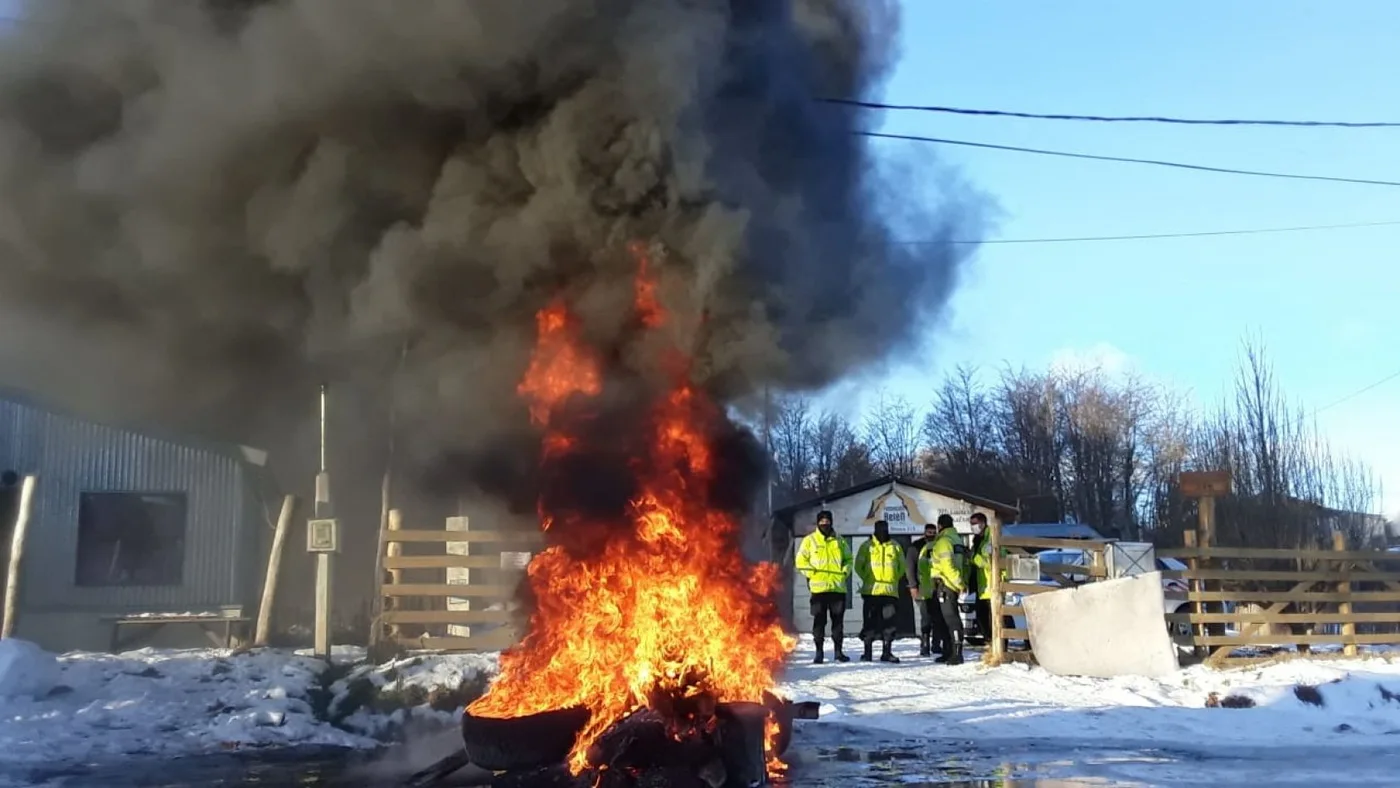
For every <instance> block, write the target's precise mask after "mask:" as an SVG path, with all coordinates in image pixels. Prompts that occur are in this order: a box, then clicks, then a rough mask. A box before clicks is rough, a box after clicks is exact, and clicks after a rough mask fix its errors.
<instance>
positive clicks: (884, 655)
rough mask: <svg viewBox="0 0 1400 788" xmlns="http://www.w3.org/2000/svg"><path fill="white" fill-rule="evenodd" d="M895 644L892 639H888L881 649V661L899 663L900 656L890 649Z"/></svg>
mask: <svg viewBox="0 0 1400 788" xmlns="http://www.w3.org/2000/svg"><path fill="white" fill-rule="evenodd" d="M893 645H894V644H893V643H891V642H890V641H888V640H886V641H885V643H884V646H883V647H882V648H881V649H880V661H881V662H889V663H891V664H894V665H898V664H899V657H896V656H895V655H894V652H893V651H891V650H890V648H891V646H893ZM867 653H868V652H867Z"/></svg>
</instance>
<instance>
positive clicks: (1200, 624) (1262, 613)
mask: <svg viewBox="0 0 1400 788" xmlns="http://www.w3.org/2000/svg"><path fill="white" fill-rule="evenodd" d="M1187 536H1188V540H1187V541H1188V543H1191V542H1195V541H1196V539H1194V538H1190V537H1194V536H1195V534H1191V533H1189V532H1188V534H1187ZM1157 554H1158V555H1162V556H1170V557H1174V558H1179V559H1181V560H1182V561H1185V562H1186V563H1187V565H1188V567H1189V568H1188V569H1186V570H1184V571H1180V572H1165V573H1163V574H1164V575H1165V576H1168V577H1180V578H1183V579H1185V580H1187V581H1189V582H1190V583H1191V592H1190V596H1189V598H1190V600H1191V602H1192V608H1191V612H1190V613H1181V614H1173V615H1168V616H1167V619H1168V620H1169V621H1174V622H1178V623H1186V624H1190V625H1191V627H1190V633H1189V634H1183V635H1179V636H1178V637H1177V640H1178V642H1179V643H1180V644H1181V645H1186V646H1192V647H1194V650H1195V652H1196V653H1197V655H1198V656H1201V657H1203V658H1205V659H1206V661H1207V662H1208V663H1209V664H1213V665H1223V664H1238V663H1242V662H1253V661H1259V660H1261V659H1273V658H1276V657H1277V653H1267V652H1268V651H1269V650H1274V649H1279V648H1282V647H1288V646H1292V647H1295V648H1296V649H1297V650H1298V651H1300V652H1308V651H1310V650H1311V648H1312V647H1313V646H1318V645H1339V646H1341V647H1342V648H1341V655H1343V656H1354V655H1356V654H1357V652H1358V649H1357V647H1358V646H1362V645H1382V644H1400V553H1389V552H1383V551H1379V550H1347V549H1346V545H1345V543H1344V542H1343V540H1342V535H1341V534H1334V542H1333V549H1331V550H1284V549H1268V548H1243V547H1213V546H1204V547H1203V546H1199V545H1198V544H1196V545H1191V546H1188V547H1186V548H1182V549H1171V550H1159V551H1157ZM1238 649H1253V650H1255V653H1252V654H1246V655H1236V654H1235V652H1236V650H1238ZM1261 649H1262V650H1263V652H1264V653H1261V651H1260V650H1261Z"/></svg>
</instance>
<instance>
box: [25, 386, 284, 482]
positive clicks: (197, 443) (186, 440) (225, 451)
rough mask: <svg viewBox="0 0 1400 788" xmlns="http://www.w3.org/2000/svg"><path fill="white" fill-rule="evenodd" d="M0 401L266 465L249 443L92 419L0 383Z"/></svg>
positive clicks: (262, 454)
mask: <svg viewBox="0 0 1400 788" xmlns="http://www.w3.org/2000/svg"><path fill="white" fill-rule="evenodd" d="M0 402H6V403H10V404H13V405H19V406H22V407H25V408H29V409H31V410H37V411H41V412H43V413H47V414H49V415H50V416H56V417H58V418H62V419H69V420H71V421H76V422H82V423H86V424H95V425H101V426H104V427H109V428H111V429H115V430H120V431H122V432H127V433H131V434H134V435H142V436H145V437H147V438H152V439H155V440H159V441H163V442H165V443H170V444H175V445H177V446H188V447H190V448H193V449H199V450H201V451H205V452H209V453H211V454H221V455H224V456H227V457H232V458H234V459H236V460H238V461H240V462H244V463H247V464H249V465H253V466H256V467H259V468H262V467H266V465H267V452H266V451H264V450H262V449H256V448H253V447H251V446H244V445H242V444H240V443H228V442H223V441H215V440H208V439H205V438H199V437H195V436H191V435H187V434H174V433H172V432H171V431H168V430H161V429H150V428H147V427H132V426H131V425H127V424H117V423H112V422H107V421H102V420H98V419H92V418H88V417H86V416H83V415H81V414H78V413H75V412H73V411H71V410H69V409H67V408H63V407H58V406H55V405H52V404H50V403H48V402H44V401H42V400H41V399H39V398H38V397H36V396H34V395H32V394H29V393H28V392H25V391H21V390H19V389H16V388H11V387H7V386H0Z"/></svg>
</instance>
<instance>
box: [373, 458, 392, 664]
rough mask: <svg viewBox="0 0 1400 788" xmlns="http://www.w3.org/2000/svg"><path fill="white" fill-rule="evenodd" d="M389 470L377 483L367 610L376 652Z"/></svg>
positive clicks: (380, 631)
mask: <svg viewBox="0 0 1400 788" xmlns="http://www.w3.org/2000/svg"><path fill="white" fill-rule="evenodd" d="M389 482H390V472H389V468H388V467H386V468H385V469H384V477H383V479H381V480H380V483H379V536H378V537H376V539H375V547H374V596H373V597H372V598H371V600H370V610H369V648H370V651H371V652H377V650H378V647H379V639H380V638H381V637H382V636H383V634H384V631H383V630H384V628H383V626H382V625H381V624H380V619H381V618H382V617H383V615H384V588H383V586H384V546H385V545H384V533H385V532H386V531H388V530H389V492H390V489H389V488H390V484H389Z"/></svg>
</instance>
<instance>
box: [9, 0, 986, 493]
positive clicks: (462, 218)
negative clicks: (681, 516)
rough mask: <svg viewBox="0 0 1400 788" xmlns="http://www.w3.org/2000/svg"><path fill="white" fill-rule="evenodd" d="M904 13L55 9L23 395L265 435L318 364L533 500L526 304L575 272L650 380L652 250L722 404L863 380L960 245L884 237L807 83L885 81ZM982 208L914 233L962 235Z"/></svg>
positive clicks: (582, 310)
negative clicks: (635, 311)
mask: <svg viewBox="0 0 1400 788" xmlns="http://www.w3.org/2000/svg"><path fill="white" fill-rule="evenodd" d="M897 21H898V20H897V3H896V2H895V0H529V1H528V2H522V0H509V1H507V0H411V1H410V2H390V1H389V0H262V1H260V2H255V1H254V0H241V1H240V0H218V1H216V0H180V1H178V2H172V1H171V0H102V2H93V1H92V0H40V1H39V2H32V3H30V4H28V5H27V6H26V7H25V10H24V11H23V14H22V16H21V17H20V19H19V20H18V21H17V22H16V23H15V24H14V25H13V27H12V29H11V30H10V31H9V32H8V33H7V34H6V35H5V36H4V37H3V40H0V188H3V194H4V198H3V202H0V272H2V273H0V282H3V285H0V370H3V376H4V378H5V381H4V382H7V383H10V384H13V385H19V386H22V387H24V388H27V389H31V390H34V391H36V392H37V393H40V394H42V395H44V396H46V397H49V398H52V399H54V400H57V401H59V402H61V403H63V404H66V405H69V406H72V407H77V408H79V409H81V410H83V411H85V412H88V413H92V414H94V415H97V416H101V417H104V418H114V419H121V420H123V421H129V420H140V421H151V420H159V421H160V422H161V423H164V424H167V425H173V426H178V427H181V428H188V429H196V430H199V431H201V432H205V433H211V432H212V433H216V434H218V435H219V436H222V437H231V438H237V439H240V440H243V441H245V442H250V443H254V444H260V445H264V446H268V447H269V448H272V447H274V446H277V445H279V444H280V443H281V442H283V441H284V439H285V438H286V436H287V435H290V434H294V433H295V434H301V433H299V432H295V431H297V430H304V429H305V428H306V427H307V426H308V425H309V424H310V423H311V422H312V420H313V419H314V407H313V405H312V403H313V402H314V397H315V389H316V385H317V384H318V383H319V382H320V381H322V380H329V381H331V382H332V386H333V389H332V390H333V391H350V392H358V393H356V394H354V396H353V397H347V398H346V399H345V400H344V401H345V402H354V403H357V405H356V407H361V411H362V412H361V413H360V415H359V416H358V417H357V421H356V423H355V426H354V428H353V429H350V430H347V431H346V432H347V433H353V434H354V435H363V436H365V439H366V440H367V441H368V440H369V439H370V436H374V439H375V440H379V439H381V438H382V435H383V431H384V429H385V428H384V426H383V424H384V421H385V416H384V413H385V409H386V407H387V406H386V403H385V394H384V392H386V391H388V390H389V389H390V388H392V390H393V392H394V395H393V399H394V403H395V410H396V412H397V414H398V415H397V426H396V428H395V429H396V432H397V435H398V438H397V445H398V446H399V451H400V452H403V453H404V455H405V456H406V457H407V459H408V460H409V461H410V462H411V465H412V467H414V468H415V469H416V472H417V473H418V474H419V475H421V476H422V477H423V478H425V479H430V478H432V477H433V475H434V473H436V474H438V475H439V476H441V477H442V478H459V477H460V476H461V475H466V476H470V477H471V478H459V481H460V482H462V483H475V484H477V485H478V486H481V487H485V488H488V489H490V490H493V491H499V492H507V491H509V492H518V491H519V488H521V487H522V484H521V482H522V480H524V479H527V478H528V476H529V472H530V469H531V468H532V467H533V461H532V459H531V457H532V455H533V451H534V447H535V445H536V442H537V438H538V436H537V433H536V431H535V430H534V429H533V428H532V427H531V426H530V425H529V422H528V420H527V417H526V412H525V408H524V407H523V405H522V404H521V403H520V401H519V399H518V398H517V396H516V394H515V391H514V387H515V385H516V382H517V381H518V379H519V377H520V375H521V373H522V371H523V370H524V368H525V365H526V363H527V359H528V354H529V350H530V347H531V343H532V341H533V338H534V337H533V333H534V323H533V315H534V313H535V312H536V310H538V309H539V308H540V307H541V306H543V305H544V304H545V303H546V302H547V301H548V300H549V299H550V298H552V297H554V296H556V295H560V294H564V295H565V296H566V297H567V298H568V300H569V301H570V303H571V304H572V305H573V307H574V309H575V311H576V312H577V313H578V314H579V316H580V318H581V319H582V321H583V323H584V330H585V333H586V335H587V337H588V339H589V341H590V342H592V343H593V344H595V345H597V346H600V347H605V348H608V349H609V358H611V359H612V360H613V364H614V368H613V369H611V370H610V371H609V374H610V375H615V377H616V378H617V379H618V380H634V379H635V380H643V381H645V380H647V379H648V378H649V376H650V375H651V370H649V369H648V368H647V364H648V363H649V362H647V361H646V360H645V359H646V358H647V354H646V353H644V352H642V351H643V349H644V348H642V347H641V343H644V340H642V339H639V338H637V337H635V336H633V335H632V333H631V332H633V331H634V330H635V324H634V323H633V322H630V319H629V315H628V309H627V304H629V303H630V300H631V297H632V276H633V274H634V273H635V268H636V266H635V261H634V259H633V257H632V255H630V254H629V253H628V251H627V246H628V244H629V243H631V242H633V241H638V240H640V241H644V242H646V243H647V244H649V245H650V246H651V248H652V249H653V250H656V254H655V256H654V265H655V268H656V271H657V275H658V277H659V279H660V291H661V294H662V297H663V299H664V301H665V303H666V304H667V306H668V308H669V309H670V310H671V311H672V314H673V315H674V317H675V320H674V321H673V324H672V325H673V329H672V330H673V331H674V332H675V334H674V335H673V339H674V341H677V342H679V343H680V344H681V345H682V346H684V347H686V348H688V349H689V350H691V351H692V352H693V353H694V355H695V358H696V369H697V374H698V375H699V377H700V379H701V382H702V384H703V385H705V386H706V387H707V388H708V389H709V390H711V391H712V392H713V393H714V394H715V395H716V396H718V397H719V398H720V399H721V400H722V401H724V402H728V403H738V402H742V401H744V400H745V399H746V398H748V397H751V396H752V395H753V394H754V392H756V391H758V390H759V389H760V388H761V387H763V386H765V385H771V386H774V387H778V388H815V387H820V386H822V385H824V384H827V383H830V382H832V381H834V380H837V379H838V378H841V377H843V376H846V375H849V374H852V373H856V372H859V371H861V370H862V369H865V368H867V367H869V365H871V364H873V363H876V362H878V361H879V360H880V359H882V358H884V357H886V356H888V355H889V354H891V353H894V352H897V351H899V350H902V349H906V348H909V347H912V341H913V339H914V338H915V337H916V335H917V334H918V333H920V332H923V331H925V330H926V329H927V328H928V326H929V325H930V321H929V319H930V318H932V317H935V316H936V315H937V313H938V312H939V311H940V309H941V307H942V305H943V304H944V302H945V300H946V298H947V296H948V294H949V291H950V290H951V288H952V287H953V284H954V281H955V278H956V273H957V270H958V264H959V261H960V259H961V257H960V255H961V253H960V252H955V251H954V248H955V247H953V246H952V245H950V244H946V243H924V244H920V245H901V244H899V243H897V242H896V241H895V239H894V238H893V237H892V233H891V230H890V229H889V227H888V222H886V221H885V220H884V219H883V218H882V211H883V210H884V209H885V208H887V207H889V206H891V205H896V204H899V203H902V204H903V205H902V210H905V211H908V210H909V209H910V203H911V202H917V199H916V198H914V197H911V196H908V195H902V196H900V197H899V198H898V199H897V200H891V199H890V195H889V194H887V193H886V191H885V190H884V188H883V187H882V182H881V180H880V179H879V178H877V177H876V168H875V164H874V160H873V159H872V157H871V155H870V151H869V150H868V149H867V141H866V140H865V139H862V138H861V137H859V136H856V135H854V134H853V133H852V132H853V130H854V129H855V128H856V127H857V126H858V121H859V120H860V119H859V118H856V117H855V116H854V115H852V114H851V113H850V112H849V111H848V110H845V109H841V108H833V107H830V106H824V105H820V104H817V103H815V102H813V100H812V99H813V98H814V97H822V96H860V95H862V94H864V93H866V92H867V91H868V90H869V89H871V88H872V87H874V86H875V85H876V84H877V83H878V81H879V80H880V79H881V78H882V77H883V76H884V75H885V73H886V71H887V70H888V68H889V67H890V66H891V64H892V61H893V56H894V49H893V45H894V41H895V37H896V33H897V28H898V25H897ZM922 186H923V187H926V185H922ZM961 204H962V203H960V201H959V200H957V198H956V195H953V196H952V198H951V199H950V200H949V201H948V202H946V203H945V206H944V207H940V208H939V209H938V210H936V211H931V212H930V213H929V215H927V216H924V217H923V218H922V221H921V222H919V223H918V224H917V225H913V224H911V226H914V227H916V229H917V231H918V232H919V234H920V236H921V240H924V241H929V240H934V241H936V240H937V239H939V238H944V239H946V238H949V237H951V235H952V234H953V233H954V232H955V231H958V230H966V229H967V228H966V227H965V225H964V223H963V219H964V218H965V216H966V215H967V214H966V213H965V212H964V211H962V210H960V209H958V208H957V207H956V206H958V205H961ZM949 205H951V206H954V207H951V208H950V207H946V206H949ZM702 318H703V319H702ZM347 407H350V406H348V405H347ZM448 459H451V460H452V462H447V460H448Z"/></svg>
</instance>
